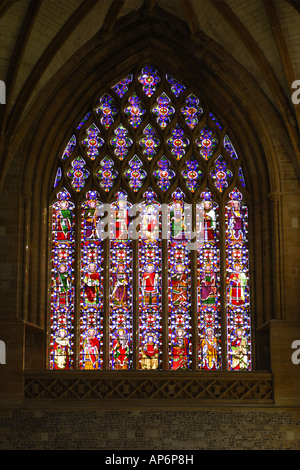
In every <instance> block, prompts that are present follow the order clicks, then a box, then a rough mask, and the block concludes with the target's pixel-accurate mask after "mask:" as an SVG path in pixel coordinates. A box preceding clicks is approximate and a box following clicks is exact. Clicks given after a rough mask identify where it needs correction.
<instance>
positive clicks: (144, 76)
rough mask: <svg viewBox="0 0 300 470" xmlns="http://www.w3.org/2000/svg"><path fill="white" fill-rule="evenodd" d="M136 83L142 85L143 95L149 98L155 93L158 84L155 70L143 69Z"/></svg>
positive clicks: (158, 79)
mask: <svg viewBox="0 0 300 470" xmlns="http://www.w3.org/2000/svg"><path fill="white" fill-rule="evenodd" d="M138 81H139V82H140V84H141V85H142V88H143V91H144V93H145V94H146V95H147V96H148V98H150V97H151V96H152V95H153V93H154V92H155V91H156V85H157V84H158V83H159V82H160V77H159V75H158V73H157V70H156V69H155V68H153V67H144V68H143V69H142V72H141V75H140V76H139V77H138Z"/></svg>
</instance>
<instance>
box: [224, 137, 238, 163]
mask: <svg viewBox="0 0 300 470" xmlns="http://www.w3.org/2000/svg"><path fill="white" fill-rule="evenodd" d="M223 144H224V147H225V150H226V151H227V152H228V153H229V155H230V156H231V157H232V158H233V159H234V160H237V159H238V158H239V157H238V155H237V153H236V151H235V148H234V147H233V145H232V142H231V140H230V139H229V137H228V135H225V137H224V141H223Z"/></svg>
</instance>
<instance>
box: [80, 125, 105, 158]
mask: <svg viewBox="0 0 300 470" xmlns="http://www.w3.org/2000/svg"><path fill="white" fill-rule="evenodd" d="M86 134H87V137H86V138H85V139H83V141H82V145H83V146H84V147H85V149H86V154H87V156H88V157H89V158H90V159H91V160H95V158H96V157H97V156H98V155H99V150H98V149H99V148H100V147H102V146H103V144H104V140H103V139H102V138H101V137H100V135H99V134H100V131H99V129H98V127H97V126H96V124H92V125H91V126H90V127H88V128H87V130H86Z"/></svg>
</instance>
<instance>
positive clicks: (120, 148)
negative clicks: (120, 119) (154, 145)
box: [110, 124, 133, 160]
mask: <svg viewBox="0 0 300 470" xmlns="http://www.w3.org/2000/svg"><path fill="white" fill-rule="evenodd" d="M114 133H115V134H116V136H115V137H113V138H112V139H111V141H110V143H111V145H112V147H113V149H114V153H115V155H117V157H119V159H120V160H123V159H124V157H125V156H126V155H127V153H128V151H129V148H130V147H131V146H132V144H133V141H132V140H131V139H130V138H129V137H127V134H128V130H127V129H126V128H125V127H124V126H123V125H122V124H120V125H119V126H118V127H117V129H116V130H115V131H114Z"/></svg>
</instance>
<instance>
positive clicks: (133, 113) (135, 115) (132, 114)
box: [124, 93, 146, 129]
mask: <svg viewBox="0 0 300 470" xmlns="http://www.w3.org/2000/svg"><path fill="white" fill-rule="evenodd" d="M128 101H129V103H130V104H129V106H127V107H126V108H125V109H124V113H125V115H126V116H127V118H128V122H129V124H131V125H132V127H133V128H134V129H137V128H138V127H139V125H140V124H141V122H142V116H143V115H144V114H145V112H146V110H145V109H144V108H142V105H141V99H140V98H139V97H138V95H137V94H136V93H134V94H133V95H132V96H130V97H129V98H128Z"/></svg>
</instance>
